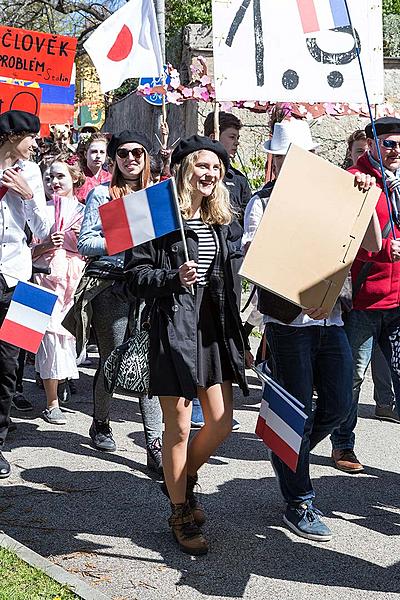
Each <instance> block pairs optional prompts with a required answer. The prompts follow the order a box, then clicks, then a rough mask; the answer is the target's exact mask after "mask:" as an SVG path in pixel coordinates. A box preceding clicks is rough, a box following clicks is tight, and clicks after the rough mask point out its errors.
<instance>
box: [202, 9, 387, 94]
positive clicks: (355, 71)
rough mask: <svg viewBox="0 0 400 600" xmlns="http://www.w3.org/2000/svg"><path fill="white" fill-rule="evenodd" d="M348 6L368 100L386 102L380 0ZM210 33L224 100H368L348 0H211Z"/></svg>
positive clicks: (216, 79) (218, 90)
mask: <svg viewBox="0 0 400 600" xmlns="http://www.w3.org/2000/svg"><path fill="white" fill-rule="evenodd" d="M348 7H349V12H350V16H351V20H352V24H353V26H354V30H355V35H356V38H357V40H358V42H359V47H360V57H361V60H362V63H363V67H364V71H365V74H366V82H367V86H368V89H369V92H370V99H371V102H372V103H379V102H382V101H383V41H382V3H381V0H362V2H361V1H360V0H348ZM213 37H214V77H215V88H216V96H217V99H218V100H220V101H234V100H249V101H253V100H258V101H270V102H365V93H364V89H363V86H362V80H361V75H360V69H359V65H358V60H357V50H356V43H355V41H354V37H353V29H352V27H351V25H350V22H349V19H348V15H347V11H346V5H345V2H344V0H269V1H268V2H261V1H260V0H213ZM238 81H240V86H239V85H238V83H237V82H238Z"/></svg>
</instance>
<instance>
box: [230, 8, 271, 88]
mask: <svg viewBox="0 0 400 600" xmlns="http://www.w3.org/2000/svg"><path fill="white" fill-rule="evenodd" d="M250 2H251V0H244V1H243V2H242V4H241V5H240V6H239V9H238V11H237V13H236V15H235V18H234V19H233V21H232V25H231V28H230V30H229V33H228V36H227V38H226V42H225V43H226V45H227V46H232V43H233V40H234V38H235V35H236V33H237V30H238V29H239V27H240V24H241V23H242V21H243V19H244V16H245V14H246V10H247V9H248V8H249V6H250ZM253 24H254V41H255V59H256V77H257V85H258V86H260V87H262V86H263V85H264V41H263V29H262V17H261V5H260V0H253Z"/></svg>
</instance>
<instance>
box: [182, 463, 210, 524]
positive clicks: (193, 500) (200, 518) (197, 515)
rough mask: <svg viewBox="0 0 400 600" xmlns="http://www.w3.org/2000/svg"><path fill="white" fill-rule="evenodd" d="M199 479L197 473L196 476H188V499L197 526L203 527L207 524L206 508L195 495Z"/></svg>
mask: <svg viewBox="0 0 400 600" xmlns="http://www.w3.org/2000/svg"><path fill="white" fill-rule="evenodd" d="M197 479H198V477H197V473H196V475H188V476H187V486H186V499H187V501H188V502H189V506H190V510H191V511H192V514H193V518H194V521H195V523H196V525H198V526H199V527H201V526H202V525H204V523H205V522H206V514H205V512H204V508H203V507H202V505H201V504H200V502H199V501H198V499H197V497H196V495H195V493H194V488H195V486H196V485H197Z"/></svg>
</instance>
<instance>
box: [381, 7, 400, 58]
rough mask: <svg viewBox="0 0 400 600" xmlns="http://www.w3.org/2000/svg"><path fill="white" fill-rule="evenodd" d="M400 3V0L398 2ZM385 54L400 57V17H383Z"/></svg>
mask: <svg viewBox="0 0 400 600" xmlns="http://www.w3.org/2000/svg"><path fill="white" fill-rule="evenodd" d="M396 2H397V3H400V0H396ZM383 53H384V55H385V56H400V15H385V16H384V17H383Z"/></svg>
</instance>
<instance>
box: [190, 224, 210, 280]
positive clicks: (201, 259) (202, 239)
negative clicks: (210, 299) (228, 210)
mask: <svg viewBox="0 0 400 600" xmlns="http://www.w3.org/2000/svg"><path fill="white" fill-rule="evenodd" d="M187 224H188V225H189V227H190V228H191V229H193V231H194V232H195V233H196V234H197V237H198V239H199V247H198V261H197V262H198V267H197V275H198V279H197V284H198V285H201V286H205V285H207V283H208V280H209V276H210V273H209V270H210V267H211V265H212V263H213V260H214V258H215V255H216V254H217V252H218V239H217V236H216V235H215V234H214V231H213V229H212V227H211V225H207V224H206V223H203V221H202V220H201V219H188V220H187Z"/></svg>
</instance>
